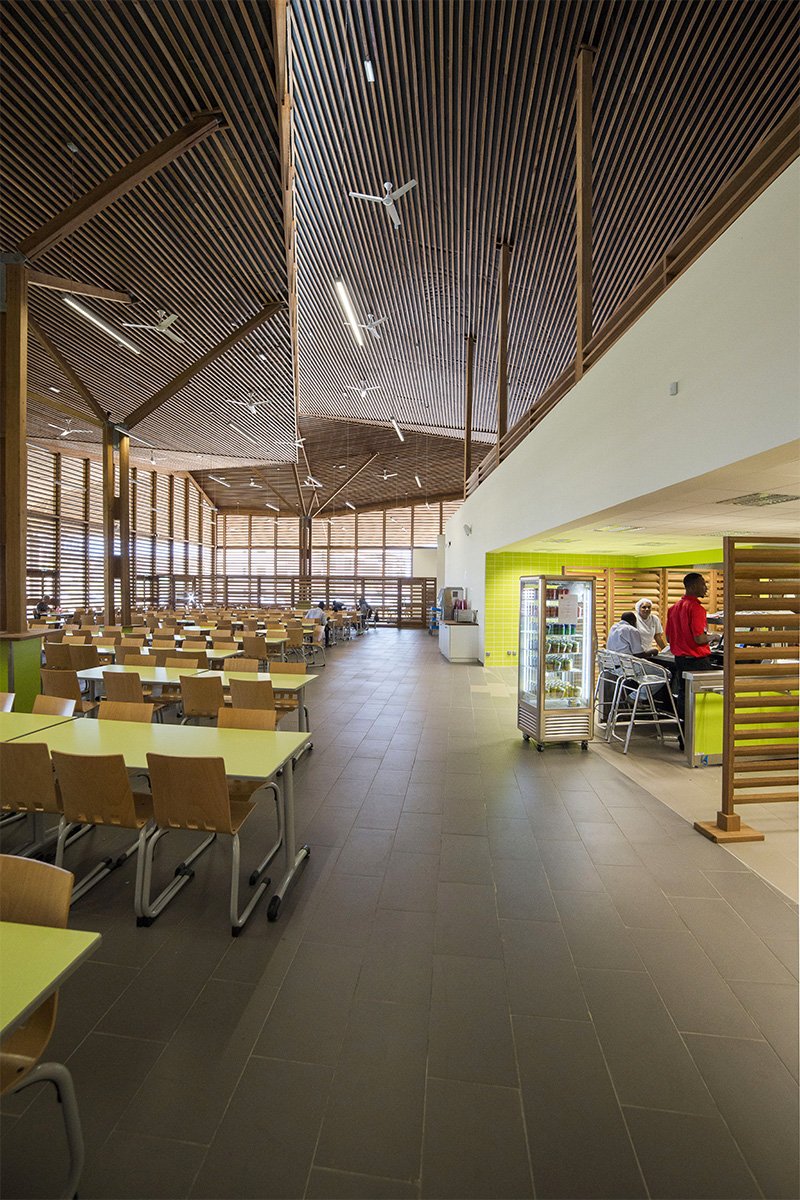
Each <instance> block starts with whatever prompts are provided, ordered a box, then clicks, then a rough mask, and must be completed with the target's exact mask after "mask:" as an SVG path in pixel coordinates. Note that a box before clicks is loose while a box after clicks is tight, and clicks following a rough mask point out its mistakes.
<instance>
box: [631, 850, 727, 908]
mask: <svg viewBox="0 0 800 1200" xmlns="http://www.w3.org/2000/svg"><path fill="white" fill-rule="evenodd" d="M636 851H637V853H638V855H639V860H640V861H641V862H642V863H644V865H645V867H646V868H647V870H648V871H649V872H650V875H651V876H652V878H653V879H654V880H655V882H656V883H657V884H658V886H659V887H660V888H661V890H662V891H663V892H664V893H665V895H667V896H712V897H713V896H715V895H718V893H717V892H716V889H715V887H714V884H713V883H712V882H711V880H710V879H709V877H708V876H707V875H705V874H704V873H703V871H702V870H701V869H700V867H697V866H694V865H692V864H691V863H688V862H687V861H686V854H685V849H684V845H683V839H681V843H680V845H679V844H677V843H674V844H673V845H662V844H659V845H657V846H652V845H648V844H643V843H641V842H640V843H638V844H637V846H636Z"/></svg>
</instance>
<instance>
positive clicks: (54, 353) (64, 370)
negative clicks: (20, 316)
mask: <svg viewBox="0 0 800 1200" xmlns="http://www.w3.org/2000/svg"><path fill="white" fill-rule="evenodd" d="M28 324H29V327H30V331H31V333H32V334H33V335H34V337H35V338H36V340H37V341H38V342H40V343H41V344H42V346H44V348H45V350H46V351H47V353H48V354H49V355H50V357H51V358H52V360H53V362H54V363H55V364H56V366H57V367H58V369H59V370H60V371H61V374H62V375H63V376H64V378H65V379H68V380H69V382H70V383H71V384H72V386H73V387H74V389H75V391H76V392H77V393H78V395H79V396H80V397H81V399H82V400H85V401H86V403H87V404H88V405H89V408H90V409H91V410H92V412H93V413H94V415H95V416H96V417H97V418H98V420H99V421H101V422H102V423H103V424H105V422H106V414H105V412H104V411H103V409H102V408H101V407H100V405H99V404H98V402H97V401H96V400H95V398H94V396H93V395H92V393H91V392H90V391H89V389H88V388H87V386H86V384H85V383H84V382H83V380H82V379H79V378H78V376H77V374H76V373H75V371H74V370H73V368H72V367H71V366H70V365H69V363H68V362H67V360H66V359H65V358H64V355H63V354H62V353H61V351H60V350H59V349H58V348H57V347H56V346H55V345H53V343H52V342H51V341H50V338H49V337H48V336H47V334H46V333H45V331H44V330H43V329H42V328H41V327H40V326H39V325H37V323H36V321H34V319H33V317H31V318H30V319H29V321H28Z"/></svg>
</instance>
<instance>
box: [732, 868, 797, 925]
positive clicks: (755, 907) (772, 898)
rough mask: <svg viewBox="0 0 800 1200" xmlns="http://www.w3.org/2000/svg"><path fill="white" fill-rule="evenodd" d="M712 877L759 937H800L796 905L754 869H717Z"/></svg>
mask: <svg viewBox="0 0 800 1200" xmlns="http://www.w3.org/2000/svg"><path fill="white" fill-rule="evenodd" d="M711 881H712V883H713V884H714V887H715V888H716V889H717V891H718V892H719V893H720V894H721V895H722V896H723V897H724V898H725V899H726V900H727V901H728V903H729V904H730V906H731V908H733V909H734V910H735V911H736V912H737V913H738V914H739V916H740V917H741V918H742V920H743V921H746V922H747V924H748V925H749V926H750V928H751V929H752V930H753V932H754V933H756V934H758V936H759V937H761V938H765V937H774V938H796V937H797V932H798V929H797V911H796V909H794V908H793V907H792V905H791V904H790V903H789V902H788V901H787V900H785V899H784V898H783V897H782V896H780V895H778V893H777V892H776V891H775V890H774V889H773V888H771V887H770V886H769V884H768V883H765V882H764V880H763V879H759V877H758V876H757V875H756V874H754V873H753V872H749V873H748V874H746V875H745V874H744V873H743V872H741V871H735V872H730V873H725V872H716V873H715V874H714V875H713V876H712V880H711Z"/></svg>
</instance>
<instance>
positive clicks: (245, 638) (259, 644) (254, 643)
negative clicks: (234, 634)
mask: <svg viewBox="0 0 800 1200" xmlns="http://www.w3.org/2000/svg"><path fill="white" fill-rule="evenodd" d="M242 649H243V650H244V652H245V654H246V655H247V657H248V658H257V659H262V658H266V657H267V643H266V642H265V641H264V639H263V637H255V636H254V635H253V634H248V633H245V634H243V635H242Z"/></svg>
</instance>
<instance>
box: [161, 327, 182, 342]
mask: <svg viewBox="0 0 800 1200" xmlns="http://www.w3.org/2000/svg"><path fill="white" fill-rule="evenodd" d="M161 332H162V333H163V334H166V336H167V337H168V338H170V339H171V340H172V341H173V342H177V343H178V345H179V346H185V345H186V339H185V338H182V337H181V336H180V334H179V333H173V332H172V330H171V329H162V330H161Z"/></svg>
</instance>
